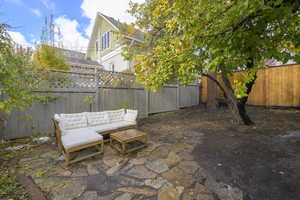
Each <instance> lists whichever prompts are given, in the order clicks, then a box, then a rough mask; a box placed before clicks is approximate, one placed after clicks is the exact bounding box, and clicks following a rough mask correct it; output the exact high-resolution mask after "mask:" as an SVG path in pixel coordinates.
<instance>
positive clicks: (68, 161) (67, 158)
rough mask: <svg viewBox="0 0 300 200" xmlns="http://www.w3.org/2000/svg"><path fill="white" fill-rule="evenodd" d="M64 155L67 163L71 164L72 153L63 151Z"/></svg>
mask: <svg viewBox="0 0 300 200" xmlns="http://www.w3.org/2000/svg"><path fill="white" fill-rule="evenodd" d="M63 155H64V157H65V161H66V165H67V166H68V165H69V164H70V153H69V152H64V151H63Z"/></svg>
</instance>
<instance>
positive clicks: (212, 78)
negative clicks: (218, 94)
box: [202, 74, 227, 99]
mask: <svg viewBox="0 0 300 200" xmlns="http://www.w3.org/2000/svg"><path fill="white" fill-rule="evenodd" d="M202 76H206V77H207V78H209V79H210V80H212V81H213V82H215V83H216V84H217V85H218V86H219V88H220V89H221V90H222V92H223V95H224V97H225V98H226V99H227V95H226V93H225V89H224V88H223V86H222V85H221V83H220V82H219V81H218V80H217V79H215V78H214V77H212V76H211V75H209V74H202Z"/></svg>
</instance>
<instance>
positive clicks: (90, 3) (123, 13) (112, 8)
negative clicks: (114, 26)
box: [80, 0, 145, 37]
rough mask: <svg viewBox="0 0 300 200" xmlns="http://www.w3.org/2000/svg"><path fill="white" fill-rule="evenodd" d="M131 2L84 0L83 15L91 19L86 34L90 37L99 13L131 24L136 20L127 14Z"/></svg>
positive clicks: (139, 0) (123, 0)
mask: <svg viewBox="0 0 300 200" xmlns="http://www.w3.org/2000/svg"><path fill="white" fill-rule="evenodd" d="M129 2H130V0H83V2H82V4H81V6H80V8H81V9H82V15H83V16H85V17H87V18H89V19H90V24H89V26H88V27H87V28H86V30H85V32H86V34H87V35H88V36H89V37H90V34H91V32H92V28H93V24H94V19H95V17H96V14H97V12H101V13H103V14H105V15H108V16H110V17H113V18H115V19H119V20H120V21H121V22H127V23H130V22H132V21H134V18H133V17H132V16H131V15H130V14H129V13H128V12H127V10H128V9H129ZM133 2H136V3H144V2H145V0H133Z"/></svg>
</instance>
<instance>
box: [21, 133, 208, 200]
mask: <svg viewBox="0 0 300 200" xmlns="http://www.w3.org/2000/svg"><path fill="white" fill-rule="evenodd" d="M149 136H150V138H149V141H150V142H149V146H148V147H147V148H144V149H143V150H140V151H137V152H135V153H131V154H127V155H125V156H122V155H121V154H119V153H118V152H117V151H115V150H114V149H112V148H111V147H110V146H109V144H106V145H105V148H104V152H105V153H104V155H101V156H96V157H94V158H90V159H87V160H85V161H82V162H79V163H75V164H72V165H70V166H68V167H66V166H65V165H64V161H63V160H62V157H60V155H59V153H58V151H57V147H56V146H55V145H54V144H53V142H52V143H51V144H44V145H41V146H40V147H37V148H36V149H35V151H34V152H33V153H32V154H30V155H28V156H25V157H24V158H22V159H21V160H20V161H19V162H18V166H19V170H18V172H19V173H24V174H26V175H28V176H31V177H32V178H33V179H34V181H35V183H36V184H37V185H38V186H39V187H40V188H41V190H42V191H43V192H45V193H46V194H47V196H48V198H50V199H58V200H60V199H82V200H83V199H86V200H92V199H117V200H125V199H157V198H158V199H179V198H180V196H183V199H212V200H213V196H212V194H211V193H210V192H208V190H207V189H206V187H205V186H204V185H202V184H201V182H199V180H201V177H202V176H204V174H202V173H203V171H202V170H201V168H200V167H199V165H198V163H197V162H195V161H194V158H193V156H192V154H191V152H192V151H193V149H194V148H195V146H196V145H197V144H199V143H201V137H202V136H203V134H201V133H198V132H193V131H185V132H182V134H179V135H174V136H172V137H165V135H159V134H151V133H150V135H149ZM187 138H188V139H187ZM80 153H82V152H80Z"/></svg>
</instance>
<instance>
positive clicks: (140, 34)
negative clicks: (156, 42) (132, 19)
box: [98, 12, 144, 41]
mask: <svg viewBox="0 0 300 200" xmlns="http://www.w3.org/2000/svg"><path fill="white" fill-rule="evenodd" d="M98 15H100V16H102V17H104V18H105V19H106V20H107V21H109V22H110V23H111V24H112V25H113V26H115V27H116V28H117V29H120V27H121V26H122V25H124V24H125V23H122V22H120V21H119V20H116V19H114V18H113V17H110V16H107V15H104V14H103V13H100V12H98ZM132 37H133V39H137V40H139V41H144V33H143V32H142V31H140V30H138V29H136V33H135V34H134V35H133V36H132ZM131 39H132V38H131Z"/></svg>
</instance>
